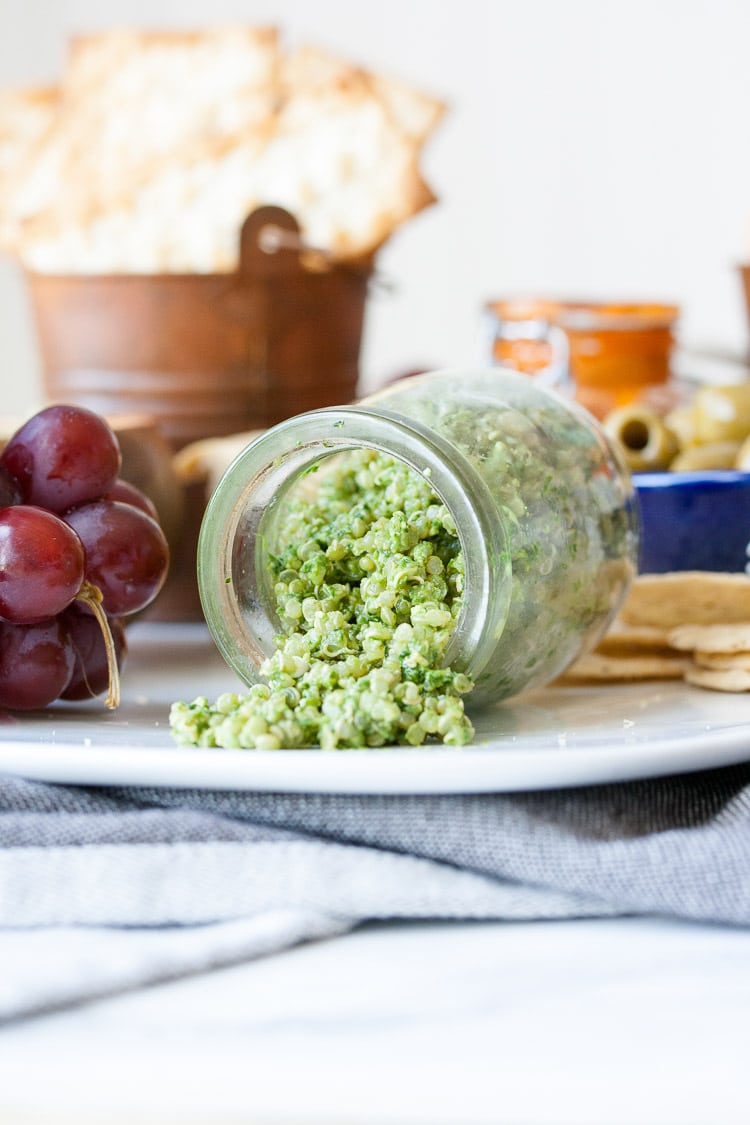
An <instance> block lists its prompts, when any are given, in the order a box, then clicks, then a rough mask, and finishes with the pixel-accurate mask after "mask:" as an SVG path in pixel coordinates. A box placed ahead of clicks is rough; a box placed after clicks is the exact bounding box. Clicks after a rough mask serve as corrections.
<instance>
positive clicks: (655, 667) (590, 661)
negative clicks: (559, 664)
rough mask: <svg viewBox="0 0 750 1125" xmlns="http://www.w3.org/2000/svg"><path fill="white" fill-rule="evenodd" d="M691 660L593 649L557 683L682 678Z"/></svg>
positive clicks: (623, 681) (625, 681) (577, 661)
mask: <svg viewBox="0 0 750 1125" xmlns="http://www.w3.org/2000/svg"><path fill="white" fill-rule="evenodd" d="M687 664H688V661H687V659H686V658H685V657H680V656H662V655H651V654H649V655H640V656H630V655H629V656H605V655H600V654H599V653H596V652H592V653H589V654H588V655H587V656H582V657H580V659H578V660H576V662H575V663H574V664H572V665H571V666H570V668H568V669H567V670H566V671H565V672H564V673H563V674H562V676H560V677H559V678H558V680H557V683H558V684H584V683H627V682H628V681H636V680H679V679H680V678H681V677H682V675H683V673H684V671H685V667H686V665H687Z"/></svg>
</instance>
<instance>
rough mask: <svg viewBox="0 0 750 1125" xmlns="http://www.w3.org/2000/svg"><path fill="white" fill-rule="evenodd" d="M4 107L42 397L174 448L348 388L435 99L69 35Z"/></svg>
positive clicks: (188, 522) (3, 168)
mask: <svg viewBox="0 0 750 1125" xmlns="http://www.w3.org/2000/svg"><path fill="white" fill-rule="evenodd" d="M11 101H12V99H10V100H9V101H8V105H10V104H11ZM13 104H14V105H16V107H18V106H19V105H20V106H21V107H22V108H23V109H24V113H23V114H22V113H21V111H20V109H18V108H16V109H15V110H13V109H12V107H11V112H9V113H8V114H6V115H5V117H3V113H2V108H3V106H2V100H1V99H0V212H1V213H2V215H3V227H2V228H0V248H2V249H4V250H6V251H9V252H10V253H12V254H13V255H15V257H16V258H17V260H18V262H19V264H20V265H21V267H22V268H23V269H24V271H25V274H26V278H27V282H28V291H29V296H30V301H31V306H32V310H33V314H34V318H35V323H36V327H37V335H38V343H39V351H40V356H41V361H42V373H43V388H44V393H45V396H46V398H48V399H50V400H55V401H61V400H64V401H69V402H76V403H80V404H82V405H86V406H88V407H90V408H91V409H94V410H96V411H97V412H99V413H102V414H105V415H107V416H108V417H109V418H113V417H116V416H117V415H120V414H133V413H137V414H145V415H148V416H150V417H153V418H154V419H155V420H156V422H157V424H158V426H159V428H160V429H161V431H162V433H163V435H164V436H165V438H166V440H167V441H168V442H169V444H170V447H171V448H172V450H173V451H174V453H175V454H177V453H178V452H179V451H180V450H182V449H184V448H185V447H187V446H189V445H190V444H192V443H194V442H196V441H201V440H202V439H206V438H214V437H222V436H226V435H230V436H231V435H232V434H236V433H241V432H246V431H254V430H257V429H262V428H265V427H267V426H270V425H273V424H274V423H276V422H278V421H281V420H283V419H284V418H287V417H289V416H290V415H292V414H297V413H300V412H302V411H306V410H309V409H314V408H318V407H322V406H328V405H334V404H337V403H342V402H347V401H350V400H351V399H353V398H354V397H355V396H356V393H357V383H358V378H359V356H360V345H361V339H362V329H363V323H364V316H365V309H366V302H367V295H368V290H369V283H370V280H371V277H372V274H373V271H374V269H375V256H376V254H377V252H378V250H379V249H380V247H381V246H383V244H384V243H385V242H386V241H387V240H388V239H389V238H390V237H391V235H392V234H393V233H394V232H395V231H396V229H397V228H398V227H400V226H401V225H402V224H403V223H404V222H405V221H406V220H408V219H409V218H411V217H412V216H413V215H415V214H417V213H418V212H419V211H420V210H422V209H423V208H425V207H427V206H428V205H429V204H431V203H433V202H434V201H435V196H434V195H433V193H432V191H431V190H430V188H429V187H428V185H427V184H426V183H425V181H424V179H423V178H422V175H421V172H420V167H419V161H420V155H421V151H422V148H423V146H424V144H425V143H426V141H427V139H428V137H429V136H430V135H431V133H432V131H433V129H434V128H435V126H436V124H437V122H438V120H439V119H440V117H441V116H442V113H443V111H444V108H445V107H444V106H443V104H442V102H440V101H439V100H438V99H435V98H433V97H430V96H428V95H425V94H423V93H421V92H420V91H418V90H416V89H414V88H412V87H411V86H410V85H408V84H407V83H404V82H402V81H399V80H393V79H391V78H386V77H385V76H382V75H379V74H376V73H374V72H371V71H366V70H365V69H363V68H362V67H358V66H354V65H352V64H351V63H349V62H347V61H346V60H343V59H340V58H338V57H336V56H334V55H331V54H330V53H328V52H327V51H325V50H321V49H319V48H317V47H313V46H302V47H298V48H295V49H293V50H288V51H287V50H285V49H283V47H282V45H281V42H280V36H279V33H278V31H277V30H276V29H274V28H248V27H215V28H209V29H206V30H204V31H195V32H182V31H170V32H160V31H143V30H140V31H139V30H127V29H118V30H110V31H103V32H98V33H95V34H91V35H85V36H82V37H77V38H75V39H74V40H72V41H71V43H70V47H69V52H68V60H67V65H66V68H65V72H64V75H63V77H62V80H61V82H60V84H59V86H58V88H57V89H56V90H52V91H51V92H50V91H48V92H47V93H46V94H45V95H44V96H42V95H41V93H39V92H37V91H27V92H25V93H23V92H22V96H21V99H20V102H19V101H18V99H17V98H16V101H15V102H14V103H13ZM32 110H33V113H32ZM4 122H6V123H9V124H8V128H7V129H6V131H5V133H4V134H3V133H2V127H3V123H4ZM4 137H5V140H6V141H7V144H6V146H5V148H3V138H4ZM3 152H5V154H6V156H8V159H7V160H6V161H5V163H3V161H2V159H1V158H2V156H3ZM14 154H16V155H15V156H14ZM185 489H186V493H185V496H186V503H185V529H184V536H183V544H182V547H181V549H180V551H179V552H178V555H177V557H176V558H175V559H174V562H173V569H172V579H171V580H170V581H171V583H172V585H173V586H174V583H175V581H176V580H177V579H178V578H179V583H180V584H183V585H185V589H186V591H187V594H188V600H189V601H190V603H191V609H190V611H189V616H199V613H200V611H199V607H198V604H197V597H196V594H195V573H194V571H195V542H196V538H197V529H198V527H199V525H200V518H201V516H202V511H203V507H204V505H205V500H206V499H207V497H206V496H205V493H204V492H201V486H200V482H198V481H196V480H192V479H191V480H190V481H189V482H186V483H185ZM188 586H189V587H190V589H189V590H187V587H188ZM159 604H160V606H162V607H163V606H164V605H165V604H166V603H165V598H164V596H162V597H160V599H159ZM179 615H180V612H179V611H176V612H175V613H174V614H173V613H172V611H171V610H170V616H179Z"/></svg>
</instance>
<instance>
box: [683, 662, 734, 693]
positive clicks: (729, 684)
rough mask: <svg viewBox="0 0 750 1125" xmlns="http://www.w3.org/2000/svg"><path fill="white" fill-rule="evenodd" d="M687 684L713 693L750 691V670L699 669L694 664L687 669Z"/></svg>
mask: <svg viewBox="0 0 750 1125" xmlns="http://www.w3.org/2000/svg"><path fill="white" fill-rule="evenodd" d="M685 682H686V683H688V684H693V685H694V686H695V687H702V688H709V689H710V690H711V691H731V692H742V691H750V670H745V669H744V668H727V669H719V668H699V667H698V666H697V665H695V664H693V665H690V666H689V667H688V668H686V669H685Z"/></svg>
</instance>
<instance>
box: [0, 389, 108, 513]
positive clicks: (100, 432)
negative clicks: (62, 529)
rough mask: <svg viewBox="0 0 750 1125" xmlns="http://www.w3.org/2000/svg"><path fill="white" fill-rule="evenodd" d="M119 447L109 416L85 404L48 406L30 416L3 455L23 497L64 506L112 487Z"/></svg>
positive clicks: (54, 506) (50, 505) (52, 506)
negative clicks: (108, 420)
mask: <svg viewBox="0 0 750 1125" xmlns="http://www.w3.org/2000/svg"><path fill="white" fill-rule="evenodd" d="M121 460H122V458H121V455H120V447H119V444H118V442H117V438H116V436H115V434H114V432H113V431H112V429H111V427H110V426H109V425H108V424H107V422H105V420H104V419H103V418H101V417H99V415H98V414H94V412H93V411H91V410H87V409H86V408H85V407H83V406H64V405H57V406H48V407H47V408H46V409H45V410H41V411H40V412H39V413H38V414H35V415H34V417H33V418H30V419H29V420H28V422H25V423H24V425H23V426H21V428H20V429H19V430H17V431H16V433H15V434H14V435H13V437H12V438H11V439H10V440H9V442H8V444H7V445H6V446H5V449H4V450H3V452H2V456H0V465H2V467H3V468H4V469H5V470H6V471H7V472H8V473H9V474H10V476H11V477H12V478H13V479H14V480H15V481H16V482H17V483H18V486H19V488H20V490H21V495H22V498H23V500H24V501H25V502H26V503H27V504H38V505H39V506H40V507H42V508H48V509H49V510H50V511H52V512H65V511H67V509H68V508H71V507H72V506H73V505H74V504H84V503H86V502H87V501H89V500H95V499H97V498H98V497H99V496H103V495H104V493H105V492H108V491H109V489H110V488H112V486H113V484H114V483H115V481H116V479H117V476H118V474H119V472H120V464H121Z"/></svg>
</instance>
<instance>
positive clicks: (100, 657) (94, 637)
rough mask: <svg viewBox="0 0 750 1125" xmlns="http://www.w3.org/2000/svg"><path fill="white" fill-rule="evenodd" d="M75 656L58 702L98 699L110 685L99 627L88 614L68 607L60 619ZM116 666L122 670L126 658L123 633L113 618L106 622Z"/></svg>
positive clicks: (118, 622)
mask: <svg viewBox="0 0 750 1125" xmlns="http://www.w3.org/2000/svg"><path fill="white" fill-rule="evenodd" d="M61 620H62V623H63V627H64V628H65V631H66V633H67V635H68V638H69V641H70V645H71V647H72V649H73V653H74V656H75V663H74V665H73V673H72V675H71V677H70V681H69V683H68V686H67V687H66V688H65V690H64V691H63V692H61V698H62V699H90V698H91V697H92V696H95V695H101V694H102V693H103V692H105V691H106V690H107V688H108V687H109V685H110V668H109V661H108V659H107V649H106V645H105V643H104V636H103V634H102V630H101V626H100V624H99V622H98V621H96V620H95V618H94V617H92V616H91V614H90V613H87V612H85V611H84V610H82V609H80V608H79V607H78V606H77V605H72V606H70V608H69V609H66V610H65V613H63V614H62V617H61ZM109 629H110V632H111V634H112V640H113V641H114V646H115V653H116V656H117V666H118V668H122V665H123V662H124V660H125V656H126V654H127V644H126V641H125V630H124V629H123V627H122V622H120V621H118V620H117V618H109Z"/></svg>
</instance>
